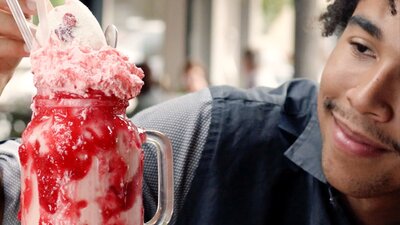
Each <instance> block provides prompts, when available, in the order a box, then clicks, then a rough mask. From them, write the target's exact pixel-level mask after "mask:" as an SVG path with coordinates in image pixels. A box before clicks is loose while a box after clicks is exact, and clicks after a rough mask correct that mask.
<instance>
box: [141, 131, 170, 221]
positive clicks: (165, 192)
mask: <svg viewBox="0 0 400 225" xmlns="http://www.w3.org/2000/svg"><path fill="white" fill-rule="evenodd" d="M144 132H145V133H146V143H150V144H153V145H154V146H155V147H156V149H157V165H158V206H157V211H156V213H155V214H154V216H153V218H152V219H151V220H149V221H148V222H147V223H145V225H166V224H168V223H169V222H170V220H171V217H172V213H173V208H174V170H173V159H172V147H171V142H170V141H169V139H168V138H167V137H166V136H165V135H164V134H162V133H161V132H158V131H154V130H145V131H144Z"/></svg>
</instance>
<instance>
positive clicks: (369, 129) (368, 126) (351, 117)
mask: <svg viewBox="0 0 400 225" xmlns="http://www.w3.org/2000/svg"><path fill="white" fill-rule="evenodd" d="M323 106H324V109H325V110H327V111H331V112H336V113H338V114H339V115H340V116H342V117H343V118H344V119H346V120H348V121H349V122H351V123H353V124H357V125H358V126H361V129H362V130H363V131H364V132H365V133H366V134H369V136H371V137H373V138H375V139H377V140H379V141H380V142H381V143H382V144H384V145H386V146H389V147H391V148H393V149H394V150H396V151H397V153H400V143H399V142H398V141H396V139H395V138H393V137H391V136H390V135H389V134H386V133H385V132H384V131H383V130H382V129H380V128H379V127H377V126H376V125H375V124H374V123H373V122H371V121H370V120H367V119H363V118H361V117H359V116H357V115H356V114H355V113H354V112H352V111H351V110H349V109H346V108H344V107H342V106H340V105H338V104H337V103H336V102H335V101H334V100H332V99H325V100H324V102H323Z"/></svg>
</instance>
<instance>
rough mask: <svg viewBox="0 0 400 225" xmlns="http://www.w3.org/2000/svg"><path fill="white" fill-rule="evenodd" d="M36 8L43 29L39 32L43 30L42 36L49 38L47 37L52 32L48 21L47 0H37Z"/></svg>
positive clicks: (45, 38)
mask: <svg viewBox="0 0 400 225" xmlns="http://www.w3.org/2000/svg"><path fill="white" fill-rule="evenodd" d="M36 6H37V7H36V8H37V12H38V16H39V23H40V26H41V29H40V31H39V32H42V37H43V38H44V40H47V37H48V35H49V33H50V31H49V26H48V22H47V12H48V11H47V0H36Z"/></svg>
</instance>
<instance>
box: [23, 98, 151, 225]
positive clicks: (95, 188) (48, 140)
mask: <svg viewBox="0 0 400 225" xmlns="http://www.w3.org/2000/svg"><path fill="white" fill-rule="evenodd" d="M126 106H127V103H126V102H125V101H121V100H118V99H116V98H110V97H105V96H102V95H93V96H90V98H78V97H77V96H73V95H65V94H57V95H55V96H54V98H52V99H47V98H45V97H42V96H36V97H35V98H34V103H33V110H34V113H33V116H32V120H31V122H30V124H29V125H28V127H27V129H26V130H25V131H24V133H23V136H22V142H23V144H22V145H21V147H20V149H19V154H20V159H21V165H22V178H21V179H22V184H23V185H22V191H21V192H22V193H21V210H20V211H21V222H22V224H23V225H38V224H40V225H50V224H51V225H64V224H74V225H81V224H82V225H85V224H87V225H100V224H101V225H111V224H115V225H133V224H137V221H140V223H139V224H143V206H142V196H141V193H142V179H143V178H142V174H143V153H142V149H141V145H142V143H143V141H144V139H145V138H146V137H145V135H144V134H143V133H140V132H139V131H138V129H137V128H136V127H135V126H134V125H133V124H132V122H131V121H130V120H129V119H128V118H127V117H126V114H125V109H126Z"/></svg>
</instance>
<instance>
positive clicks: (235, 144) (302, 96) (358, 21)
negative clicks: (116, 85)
mask: <svg viewBox="0 0 400 225" xmlns="http://www.w3.org/2000/svg"><path fill="white" fill-rule="evenodd" d="M0 1H2V0H0ZM399 5H400V0H360V1H356V0H353V1H349V0H336V1H334V2H333V3H332V4H331V6H329V7H328V11H327V13H325V14H324V15H323V16H322V17H321V20H322V21H323V22H324V35H331V34H333V33H334V32H337V33H338V34H339V35H340V38H339V40H338V43H337V46H336V48H335V49H334V51H333V52H332V54H331V57H330V58H329V60H328V62H327V64H326V67H325V70H324V72H323V75H322V80H321V85H320V88H319V92H318V93H317V87H316V86H315V85H314V84H313V83H311V82H307V81H300V80H296V81H292V82H289V83H287V84H285V85H283V86H281V87H280V88H278V89H273V90H272V89H266V88H255V89H252V90H248V91H241V90H238V89H234V88H230V87H213V88H210V89H206V90H203V91H200V92H197V93H194V94H190V95H187V96H184V97H182V98H178V99H175V100H172V101H170V102H167V103H165V104H162V105H159V106H156V107H152V108H150V109H148V110H145V111H143V112H142V113H140V114H138V115H136V116H135V117H134V118H133V120H134V122H135V123H136V124H137V125H139V126H143V127H146V128H148V129H156V130H159V131H162V132H164V133H165V134H167V135H168V136H169V137H170V138H171V140H172V143H173V148H174V165H175V178H176V179H175V185H176V186H175V193H176V197H177V201H176V205H175V214H174V219H173V222H172V224H178V225H183V224H190V225H205V224H207V225H208V224H210V225H214V224H218V225H219V224H224V225H225V224H227V225H241V224H246V225H259V224H287V225H289V224H290V225H294V224H296V225H314V224H323V225H330V224H332V225H334V224H339V225H347V224H357V225H395V224H400V214H399V213H398V212H399V211H400V154H399V153H400V143H399V142H400V131H399V128H400V97H399V96H400V88H399V87H400V41H399V39H400V15H399V13H398V11H399V10H400V8H399ZM317 96H318V97H317ZM7 143H8V144H10V142H6V143H5V144H7ZM10 148H12V146H8V147H7V148H5V147H2V146H0V149H2V150H3V151H6V150H5V149H9V150H10ZM14 148H16V147H15V145H14ZM10 151H11V150H10ZM146 154H147V156H149V155H150V156H151V154H152V153H151V151H147V150H146ZM8 169H9V168H5V167H3V170H4V171H6V170H8ZM155 170H156V165H155V162H154V159H153V157H150V161H148V163H147V164H146V165H145V181H144V201H145V205H146V217H150V216H151V212H152V211H154V208H155V204H156V200H155V198H156V197H155V196H156V194H155V193H156V188H157V186H156V185H155V183H156V181H155V179H154V175H153V174H155V173H156V172H155ZM4 187H5V188H6V189H7V188H8V189H10V188H9V187H7V186H6V184H5V186H4ZM6 207H7V205H6Z"/></svg>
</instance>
